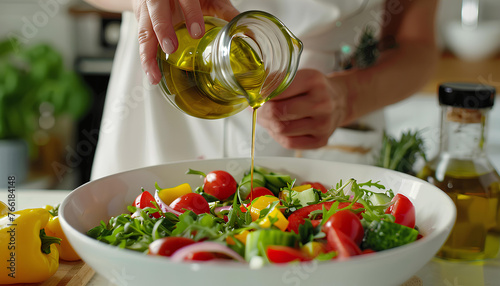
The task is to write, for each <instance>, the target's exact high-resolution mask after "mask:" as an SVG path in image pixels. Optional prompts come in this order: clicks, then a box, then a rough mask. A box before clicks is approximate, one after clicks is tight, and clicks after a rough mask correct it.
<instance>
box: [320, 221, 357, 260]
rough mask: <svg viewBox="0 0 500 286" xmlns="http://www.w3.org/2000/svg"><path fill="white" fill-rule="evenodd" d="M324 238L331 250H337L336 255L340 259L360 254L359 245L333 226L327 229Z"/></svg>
mask: <svg viewBox="0 0 500 286" xmlns="http://www.w3.org/2000/svg"><path fill="white" fill-rule="evenodd" d="M326 239H327V242H328V246H329V247H330V248H331V250H335V251H337V257H338V258H340V259H343V258H347V257H351V256H355V255H360V254H361V253H362V252H361V249H359V246H358V245H357V244H356V243H355V242H354V241H353V240H352V239H350V238H349V237H348V236H347V235H345V234H344V233H343V232H342V231H340V230H337V229H335V228H330V229H328V233H327V234H326Z"/></svg>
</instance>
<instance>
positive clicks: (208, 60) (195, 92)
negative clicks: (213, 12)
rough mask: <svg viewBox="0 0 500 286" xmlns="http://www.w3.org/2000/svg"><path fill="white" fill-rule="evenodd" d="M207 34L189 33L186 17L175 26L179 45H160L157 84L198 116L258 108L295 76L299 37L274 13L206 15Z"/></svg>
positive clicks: (211, 116)
mask: <svg viewBox="0 0 500 286" xmlns="http://www.w3.org/2000/svg"><path fill="white" fill-rule="evenodd" d="M204 19H205V31H206V32H205V35H204V36H203V37H202V38H201V39H193V38H191V36H190V35H189V32H188V30H187V28H186V25H185V23H181V24H178V25H177V26H176V27H175V31H176V34H177V37H178V38H179V47H178V49H177V51H176V52H174V53H172V54H165V53H164V52H163V51H162V50H161V48H158V53H157V60H158V65H159V67H160V71H161V73H162V79H161V82H160V88H161V90H162V91H163V94H164V96H165V97H166V98H167V99H168V101H169V102H170V103H172V104H173V105H174V106H176V107H177V108H178V109H180V110H182V111H183V112H185V113H187V114H189V115H191V116H194V117H198V118H204V119H217V118H224V117H228V116H231V115H234V114H236V113H238V112H240V111H241V110H243V109H245V108H246V107H248V106H251V107H252V108H254V109H257V108H258V107H259V106H261V105H262V104H263V103H264V102H266V101H267V100H269V99H271V98H272V97H274V96H276V95H278V94H279V93H281V92H282V91H283V90H285V89H286V88H287V87H288V86H289V85H290V83H291V81H292V79H293V78H294V76H295V74H296V72H297V67H298V63H299V58H300V53H301V52H302V43H301V42H300V40H299V39H297V38H296V37H295V36H294V35H293V34H292V33H291V32H290V31H289V30H288V29H287V28H286V27H285V26H284V25H283V23H282V22H280V21H279V20H278V19H277V18H275V17H274V16H273V15H271V14H268V13H265V12H261V11H248V12H245V13H242V14H239V15H238V16H236V17H235V18H234V19H233V20H232V21H231V22H229V23H228V22H226V21H224V20H221V19H218V18H214V17H209V16H205V17H204Z"/></svg>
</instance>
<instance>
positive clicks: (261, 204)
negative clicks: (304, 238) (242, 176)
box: [250, 196, 288, 231]
mask: <svg viewBox="0 0 500 286" xmlns="http://www.w3.org/2000/svg"><path fill="white" fill-rule="evenodd" d="M275 201H279V199H278V198H277V197H272V196H262V197H258V198H256V199H255V200H254V201H253V202H252V206H251V207H250V215H251V216H252V221H256V220H257V219H259V217H260V212H261V211H262V210H263V209H265V208H267V207H268V206H269V205H270V204H271V203H273V202H275ZM271 218H272V219H273V220H274V219H277V221H275V222H274V226H276V227H278V228H279V229H281V230H283V231H284V230H285V229H286V228H287V227H288V220H287V219H286V217H285V216H284V215H283V214H282V213H281V211H280V210H279V209H278V208H276V207H275V208H274V209H273V210H271V211H270V212H269V213H268V214H267V215H266V216H265V217H264V218H263V219H262V220H261V221H260V222H259V225H260V226H261V227H265V228H269V227H271Z"/></svg>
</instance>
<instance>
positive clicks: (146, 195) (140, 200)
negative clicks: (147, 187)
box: [134, 191, 160, 218]
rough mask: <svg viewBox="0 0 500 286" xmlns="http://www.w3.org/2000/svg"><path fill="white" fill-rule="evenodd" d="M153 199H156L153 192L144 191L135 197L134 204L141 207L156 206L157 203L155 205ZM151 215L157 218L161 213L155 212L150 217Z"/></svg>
mask: <svg viewBox="0 0 500 286" xmlns="http://www.w3.org/2000/svg"><path fill="white" fill-rule="evenodd" d="M152 201H153V202H154V201H155V198H154V197H153V195H151V193H150V192H148V191H144V192H142V193H141V194H140V195H138V196H137V198H135V201H134V206H135V207H138V208H140V209H143V208H147V207H151V208H154V207H155V205H153V203H152ZM151 216H152V217H155V218H159V217H160V213H154V214H151V215H150V217H151Z"/></svg>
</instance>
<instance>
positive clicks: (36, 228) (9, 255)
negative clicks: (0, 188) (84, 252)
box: [0, 208, 60, 284]
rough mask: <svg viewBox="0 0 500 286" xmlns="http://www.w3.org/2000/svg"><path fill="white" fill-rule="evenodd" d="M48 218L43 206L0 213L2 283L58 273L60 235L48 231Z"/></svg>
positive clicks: (36, 278) (34, 278) (45, 277)
mask: <svg viewBox="0 0 500 286" xmlns="http://www.w3.org/2000/svg"><path fill="white" fill-rule="evenodd" d="M49 219H50V214H49V212H48V211H47V210H45V209H42V208H38V209H26V210H21V211H16V212H9V213H7V215H4V216H2V217H0V265H1V267H0V284H13V283H37V282H42V281H45V280H47V279H48V278H49V277H50V276H52V275H53V274H54V273H56V271H57V269H58V267H59V252H58V251H57V248H56V246H55V244H54V243H59V241H60V239H58V238H55V237H49V236H47V235H45V232H44V227H45V226H46V225H47V222H48V221H49Z"/></svg>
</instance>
